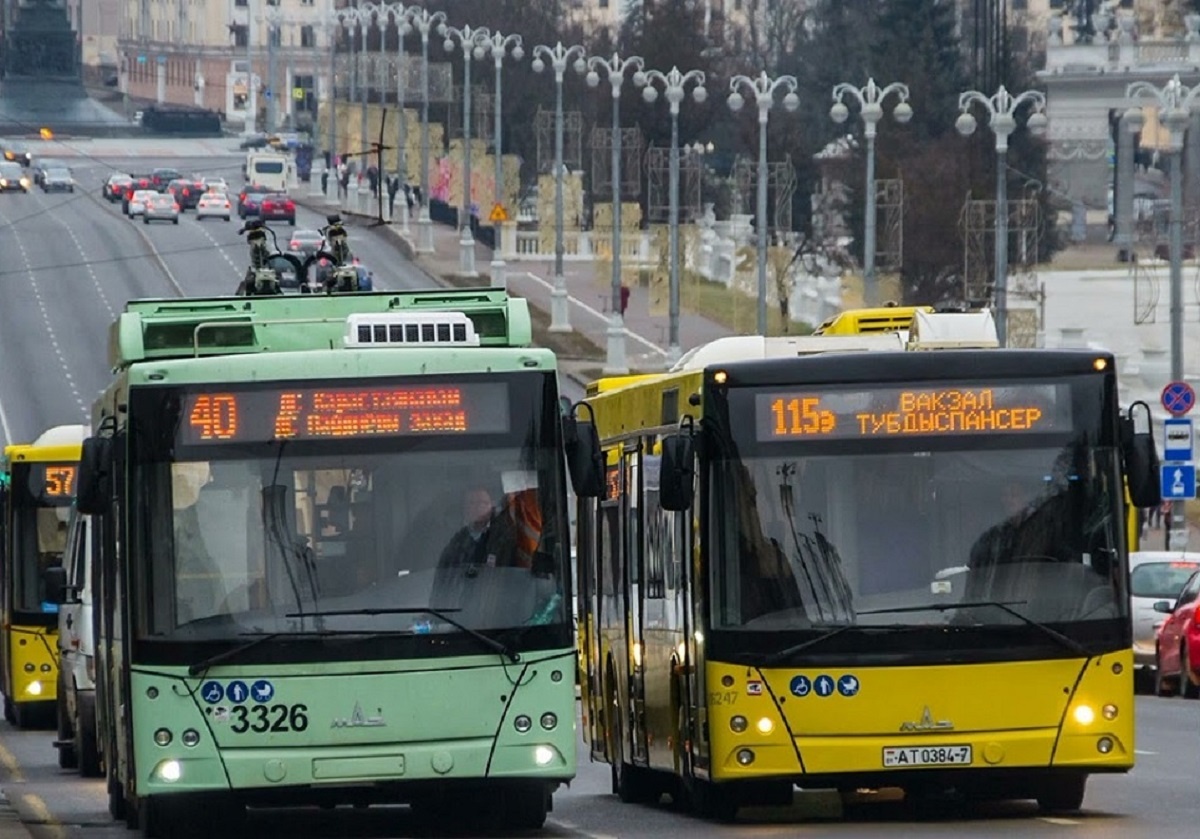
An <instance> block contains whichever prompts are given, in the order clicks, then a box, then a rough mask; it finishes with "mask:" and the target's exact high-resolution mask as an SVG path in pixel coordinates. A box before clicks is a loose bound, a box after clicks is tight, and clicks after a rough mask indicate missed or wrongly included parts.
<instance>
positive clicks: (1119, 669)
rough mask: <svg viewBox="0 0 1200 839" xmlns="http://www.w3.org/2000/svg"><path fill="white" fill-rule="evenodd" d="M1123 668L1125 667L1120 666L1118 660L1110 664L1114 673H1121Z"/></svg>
mask: <svg viewBox="0 0 1200 839" xmlns="http://www.w3.org/2000/svg"><path fill="white" fill-rule="evenodd" d="M1124 669H1125V668H1124V667H1122V666H1121V663H1120V662H1114V663H1113V666H1112V671H1113V673H1115V674H1116V675H1118V676H1120V675H1121V672H1122V671H1123V670H1124Z"/></svg>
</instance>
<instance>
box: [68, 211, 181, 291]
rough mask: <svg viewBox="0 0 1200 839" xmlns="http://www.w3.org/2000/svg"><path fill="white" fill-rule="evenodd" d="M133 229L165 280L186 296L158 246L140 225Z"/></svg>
mask: <svg viewBox="0 0 1200 839" xmlns="http://www.w3.org/2000/svg"><path fill="white" fill-rule="evenodd" d="M83 194H84V195H85V196H87V198H88V199H89V200H90V201H91V202H92V203H93V204H96V205H97V206H99V207H103V206H104V204H102V203H100V201H101V199H99V198H97V197H96V196H95V195H93V194H92V191H91V190H85V191H84V193H83ZM105 203H107V202H105ZM105 215H106V216H108V217H109V218H112V214H111V213H107V212H106V213H105ZM133 229H134V232H136V233H137V234H138V236H140V237H141V240H142V243H143V244H145V246H146V247H147V248H148V249H149V250H150V256H151V258H153V259H154V261H155V262H157V263H158V267H159V268H160V269H161V270H162V272H163V274H164V275H165V276H166V278H167V282H168V283H170V284H171V286H172V287H174V289H175V291H176V293H177V294H178V295H179V296H180V297H187V295H186V294H185V293H184V291H183V286H181V285H180V284H179V280H177V279H175V275H174V274H173V273H171V269H170V268H168V267H167V262H166V260H165V259H163V258H162V254H160V253H159V252H158V248H156V247H154V241H153V240H152V239H151V238H150V237H149V236H147V235H146V232H145V231H144V230H142V226H141V225H136V224H135V225H134V226H133Z"/></svg>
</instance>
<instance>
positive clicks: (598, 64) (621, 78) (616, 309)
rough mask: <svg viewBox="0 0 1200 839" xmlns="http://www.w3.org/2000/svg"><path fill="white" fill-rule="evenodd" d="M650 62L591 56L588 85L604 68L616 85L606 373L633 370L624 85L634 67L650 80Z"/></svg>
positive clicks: (638, 76)
mask: <svg viewBox="0 0 1200 839" xmlns="http://www.w3.org/2000/svg"><path fill="white" fill-rule="evenodd" d="M645 65H646V61H645V59H644V58H642V57H641V56H639V55H631V56H626V57H625V58H621V57H620V56H619V55H618V54H617V53H615V52H614V53H613V55H612V58H604V57H602V56H599V55H593V56H591V57H590V58H588V59H587V66H588V74H587V83H588V87H596V86H597V85H599V84H600V71H601V70H603V71H604V72H605V74H606V76H607V77H608V84H609V87H610V88H612V102H613V108H612V132H613V137H612V200H613V211H612V224H613V229H612V320H611V321H610V322H609V325H608V352H607V358H606V361H605V364H604V373H605V374H606V375H621V374H623V373H628V372H629V365H628V363H627V362H626V360H625V317H624V315H622V313H621V85H623V84H624V83H625V73H626V72H627V71H629V70H630V69H632V70H633V83H634V84H635V85H637V86H638V87H641V86H642V85H644V84H645V83H646V74H645V73H643V72H642V68H643V67H644V66H645Z"/></svg>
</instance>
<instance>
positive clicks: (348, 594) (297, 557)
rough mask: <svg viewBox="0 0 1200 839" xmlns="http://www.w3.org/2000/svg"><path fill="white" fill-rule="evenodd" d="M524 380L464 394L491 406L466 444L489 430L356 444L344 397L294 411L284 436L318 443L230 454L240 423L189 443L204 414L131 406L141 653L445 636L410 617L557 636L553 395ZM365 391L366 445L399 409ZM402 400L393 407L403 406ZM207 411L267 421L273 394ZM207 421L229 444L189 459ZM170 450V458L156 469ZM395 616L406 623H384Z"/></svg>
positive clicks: (441, 628)
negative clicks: (137, 411) (136, 425)
mask: <svg viewBox="0 0 1200 839" xmlns="http://www.w3.org/2000/svg"><path fill="white" fill-rule="evenodd" d="M523 378H524V379H525V380H524V381H520V380H518V378H513V379H510V380H509V381H507V382H504V383H502V384H501V385H492V384H490V382H491V381H492V380H489V384H487V385H485V387H487V388H492V389H490V390H480V389H479V388H476V389H474V390H469V388H470V387H471V386H470V385H467V384H464V385H462V386H461V389H462V391H463V393H465V394H472V393H474V394H480V393H482V394H492V396H493V397H494V398H495V399H496V400H497V401H495V402H493V403H492V404H490V405H487V406H481V405H478V404H476V405H475V406H474V407H470V408H468V411H467V413H466V414H465V415H464V416H465V419H463V420H462V421H463V422H464V423H465V424H466V425H467V426H470V425H471V424H472V423H474V422H476V421H477V418H476V417H475V416H474V415H473V414H472V413H471V412H472V411H475V410H479V411H488V412H492V413H494V414H495V415H496V416H491V415H489V416H488V418H487V419H486V420H484V419H482V418H480V419H478V421H479V422H486V423H487V425H486V426H483V427H484V428H485V432H481V433H479V434H471V433H469V432H468V433H463V432H461V431H460V432H455V433H429V434H417V433H410V434H406V433H404V432H403V431H401V432H398V433H397V436H390V437H389V436H385V435H382V434H380V435H377V434H374V433H360V432H359V431H358V430H356V429H361V428H362V427H363V426H362V425H361V423H362V422H364V421H365V420H364V419H363V417H364V416H365V415H356V414H354V413H353V408H350V407H347V406H348V405H349V404H350V402H351V395H350V394H349V393H348V392H347V391H346V389H342V390H340V391H339V390H338V388H337V387H330V388H329V389H328V390H327V391H322V392H321V394H319V395H320V396H321V397H328V396H330V394H333V393H335V392H336V393H338V394H340V399H341V402H340V403H339V405H340V407H339V408H338V413H336V414H330V415H322V414H320V413H319V412H318V411H317V410H313V411H309V412H308V413H305V411H304V410H303V409H296V408H295V405H292V406H291V407H292V408H294V409H295V411H294V412H293V419H294V418H296V417H299V420H298V421H299V422H300V423H301V424H304V423H307V424H308V427H309V428H310V429H316V430H317V431H328V430H329V428H326V425H325V424H326V423H329V422H332V423H335V425H334V426H333V431H330V434H331V435H332V439H327V438H325V437H321V438H319V439H318V438H317V436H315V432H314V436H312V437H305V435H304V434H303V433H302V434H299V435H298V436H297V437H296V438H294V439H277V440H264V439H255V440H251V439H240V438H241V436H242V434H243V432H242V430H241V429H243V428H245V429H251V431H252V430H253V427H254V420H253V418H251V417H249V416H247V417H245V418H243V419H242V420H241V422H242V424H241V425H239V426H238V427H237V430H236V431H235V430H232V429H233V428H234V426H233V425H228V426H227V427H226V426H221V425H220V424H221V423H223V422H226V420H228V419H229V416H228V415H227V416H225V417H224V419H222V418H219V417H216V418H215V417H213V416H210V415H208V414H204V415H203V416H202V417H201V420H203V421H202V422H201V428H200V432H196V431H195V429H192V430H187V428H186V426H188V425H189V423H190V421H191V420H192V419H194V418H195V417H196V411H197V408H196V407H195V406H196V405H197V404H202V403H199V402H198V401H197V399H198V397H196V396H195V395H189V394H178V393H176V394H166V393H163V392H155V391H152V392H150V393H148V394H141V395H140V396H139V397H138V399H137V403H136V404H139V405H140V406H141V407H143V408H148V409H149V410H150V415H153V414H154V413H158V415H159V417H160V420H158V421H151V422H148V423H146V424H145V425H144V426H143V428H144V429H145V434H144V435H142V436H139V437H138V439H137V442H136V443H135V445H134V449H135V451H136V453H137V454H136V455H135V458H136V461H137V463H136V466H135V469H136V476H135V480H134V482H133V484H134V486H135V487H137V491H138V493H139V495H140V497H139V498H137V499H135V500H134V507H135V508H136V509H137V511H138V512H137V513H135V516H136V517H137V518H139V519H140V525H139V527H138V532H139V534H140V536H141V538H142V540H143V547H142V548H141V550H139V551H138V552H137V553H138V557H139V561H140V562H141V563H142V564H143V565H144V568H143V572H142V574H140V575H139V576H138V578H137V579H138V580H139V584H140V585H144V586H146V588H147V591H146V598H145V599H146V600H148V604H147V607H146V609H145V612H144V615H143V619H142V621H141V626H140V637H143V638H147V639H155V640H178V641H213V640H224V639H236V638H239V637H244V636H247V635H254V634H258V633H271V634H275V633H279V634H283V635H287V634H292V633H296V634H311V633H313V632H315V631H319V632H324V633H339V632H345V633H356V632H357V633H416V634H438V633H449V632H454V631H456V629H455V627H454V626H453V625H452V624H451V623H449V622H447V621H439V620H437V619H436V618H435V617H433V616H431V615H430V614H427V613H421V612H420V610H421V609H422V608H428V609H431V610H433V611H435V612H441V613H443V614H444V615H448V616H451V617H453V619H454V621H455V622H456V623H458V624H461V625H463V626H465V627H469V628H470V629H473V630H483V631H492V630H507V629H513V628H519V627H523V626H528V625H540V624H550V623H556V624H563V625H565V624H566V621H567V620H569V616H568V615H567V612H566V602H565V601H566V598H565V594H564V592H565V590H566V585H567V580H566V576H565V575H566V573H567V569H566V564H565V557H564V556H563V550H564V548H565V547H566V546H565V545H564V544H563V541H562V539H561V538H559V536H558V534H562V533H565V532H566V529H565V527H566V525H565V520H564V519H565V503H564V501H563V498H564V488H563V483H562V473H561V458H560V457H558V456H556V452H557V450H558V449H557V440H558V436H557V435H558V422H557V410H558V406H557V401H556V399H555V398H554V392H553V389H554V381H553V378H552V377H544V376H543V375H542V374H525V375H524V377H523ZM338 384H339V385H340V384H341V383H340V382H339V383H338ZM371 387H372V390H371V391H370V393H371V395H372V396H373V397H375V398H376V410H375V411H374V413H372V414H371V417H370V419H371V422H374V423H376V428H377V427H378V426H380V425H387V422H388V420H389V418H394V417H395V416H398V415H396V414H390V413H386V410H387V409H385V408H379V407H378V406H379V405H380V404H383V402H384V397H385V396H386V397H387V398H388V399H390V400H391V401H392V402H393V403H395V402H396V401H397V400H398V399H399V398H400V396H401V391H400V390H397V389H390V390H389V389H386V388H384V387H383V386H381V385H378V384H376V385H372V386H371ZM422 387H424V386H422ZM497 388H498V389H497ZM156 391H157V389H156ZM366 392H367V391H365V390H364V391H354V394H353V395H359V394H361V393H366ZM431 392H432V391H430V390H428V389H423V390H421V391H420V394H421V395H422V396H424V397H426V398H430V393H431ZM264 393H265V394H266V397H264V395H263V394H264ZM299 393H302V391H301V390H296V391H294V392H288V393H287V394H285V395H287V396H288V397H290V396H293V395H296V394H299ZM415 393H416V391H412V390H409V391H405V392H404V394H405V395H406V396H407V397H408V398H409V399H410V400H411V399H414V398H415V396H414V394H415ZM498 394H505V396H504V398H503V399H500V397H499V396H498ZM222 396H230V398H231V399H234V400H235V401H234V402H231V403H229V404H230V405H233V404H236V405H239V406H243V407H251V408H254V410H255V412H256V414H261V413H262V410H261V408H262V406H261V404H260V403H262V402H263V399H266V401H267V402H269V403H271V404H276V403H277V401H278V399H279V396H280V393H279V391H278V388H276V387H272V386H268V387H266V388H263V389H250V390H241V391H236V392H234V393H232V394H222ZM256 400H257V401H256ZM189 406H191V407H190V408H189ZM415 416H416V413H415V412H413V414H412V416H408V418H407V420H406V422H407V421H408V420H413V421H414V422H415V419H414V417H415ZM259 419H261V417H259ZM209 420H211V421H212V422H213V423H216V424H217V425H213V426H212V429H214V430H216V431H229V432H230V434H231V435H232V437H231V439H230V440H229V441H228V442H216V443H214V444H212V445H209V444H207V443H205V442H201V441H199V440H198V439H197V436H198V434H202V433H204V432H206V431H207V430H209V427H208V425H206V423H208V422H209ZM158 422H161V423H163V425H162V426H161V427H157V428H156V425H157V423H158ZM280 422H281V420H280V416H275V417H274V418H269V419H268V424H267V426H266V427H267V428H273V429H275V430H278V429H279V428H280ZM246 434H248V435H249V436H252V437H257V436H260V435H258V434H256V433H254V434H252V433H251V432H250V431H247V432H246ZM262 436H270V434H269V433H268V434H267V435H262ZM172 438H173V440H174V446H173V449H174V457H171V458H165V457H161V455H162V454H165V453H167V450H168V447H169V444H167V443H166V442H165V441H169V440H171V439H172ZM160 446H163V448H160ZM404 610H412V611H411V612H410V613H403V614H395V613H394V612H399V611H404ZM317 613H322V615H323V616H322V617H316V614H317ZM330 613H336V614H330Z"/></svg>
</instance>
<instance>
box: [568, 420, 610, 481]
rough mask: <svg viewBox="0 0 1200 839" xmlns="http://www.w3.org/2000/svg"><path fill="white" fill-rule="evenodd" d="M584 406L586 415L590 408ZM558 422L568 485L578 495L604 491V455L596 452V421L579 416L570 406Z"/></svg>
mask: <svg viewBox="0 0 1200 839" xmlns="http://www.w3.org/2000/svg"><path fill="white" fill-rule="evenodd" d="M576 407H579V406H576ZM584 407H586V408H587V411H588V413H589V414H590V413H591V407H590V406H586V405H585V406H584ZM593 420H594V417H593ZM562 423H563V448H564V449H565V450H566V455H567V470H568V471H569V472H570V473H571V486H572V488H573V489H574V490H575V494H576V495H577V496H579V497H580V498H598V497H600V495H601V493H602V492H603V490H604V455H603V454H602V453H601V451H600V432H599V431H597V430H596V423H595V422H594V421H593V422H584V421H583V420H581V419H579V418H578V417H577V416H575V411H574V409H572V410H571V411H570V412H569V413H568V414H566V415H565V416H564V417H563V420H562Z"/></svg>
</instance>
